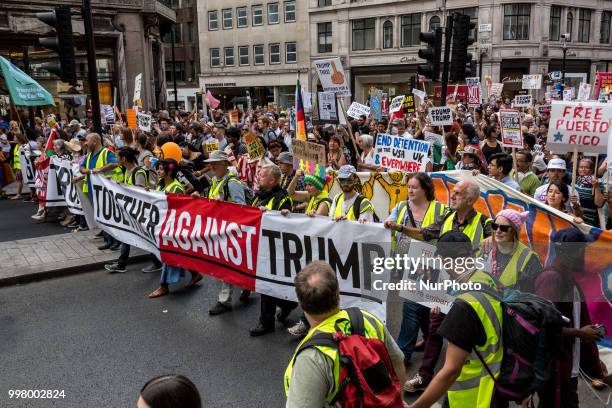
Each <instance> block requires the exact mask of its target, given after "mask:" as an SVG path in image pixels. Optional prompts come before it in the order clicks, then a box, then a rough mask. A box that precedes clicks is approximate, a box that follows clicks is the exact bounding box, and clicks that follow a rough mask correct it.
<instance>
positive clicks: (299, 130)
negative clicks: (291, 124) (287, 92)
mask: <svg viewBox="0 0 612 408" xmlns="http://www.w3.org/2000/svg"><path fill="white" fill-rule="evenodd" d="M295 122H296V126H295V137H296V138H297V139H298V140H304V141H305V140H306V119H305V116H304V101H303V100H302V86H301V85H300V80H299V79H298V80H297V85H296V86H295Z"/></svg>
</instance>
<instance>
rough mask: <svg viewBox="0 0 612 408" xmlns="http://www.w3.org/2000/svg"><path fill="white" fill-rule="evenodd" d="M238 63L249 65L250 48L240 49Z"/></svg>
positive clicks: (241, 47) (243, 47)
mask: <svg viewBox="0 0 612 408" xmlns="http://www.w3.org/2000/svg"><path fill="white" fill-rule="evenodd" d="M238 62H239V63H240V65H249V46H248V45H243V46H240V47H238Z"/></svg>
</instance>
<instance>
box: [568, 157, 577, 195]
mask: <svg viewBox="0 0 612 408" xmlns="http://www.w3.org/2000/svg"><path fill="white" fill-rule="evenodd" d="M577 173H578V146H574V154H572V185H571V188H572V189H573V191H574V192H576V174H577ZM571 194H572V190H571V189H570V195H571Z"/></svg>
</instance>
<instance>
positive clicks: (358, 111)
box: [346, 102, 370, 119]
mask: <svg viewBox="0 0 612 408" xmlns="http://www.w3.org/2000/svg"><path fill="white" fill-rule="evenodd" d="M346 114H347V115H348V116H350V117H351V118H355V119H358V118H360V117H361V116H365V117H366V118H368V117H370V107H369V106H366V105H362V104H360V103H359V102H353V103H351V106H349V108H348V110H347V111H346Z"/></svg>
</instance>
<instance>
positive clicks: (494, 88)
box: [489, 82, 504, 98]
mask: <svg viewBox="0 0 612 408" xmlns="http://www.w3.org/2000/svg"><path fill="white" fill-rule="evenodd" d="M503 90H504V84H503V83H499V82H495V83H492V84H491V87H490V88H489V98H490V97H492V96H493V97H500V96H502V92H503Z"/></svg>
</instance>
